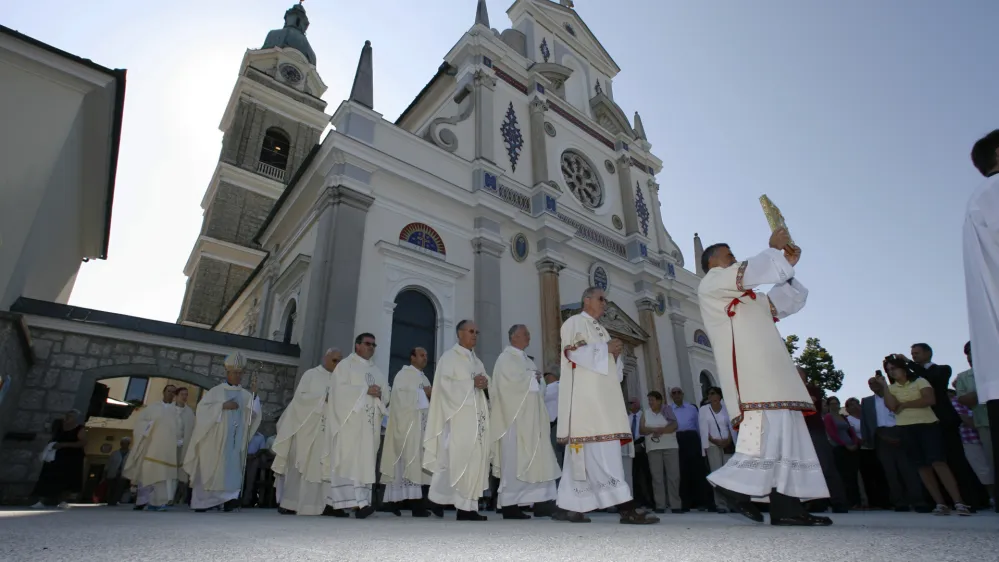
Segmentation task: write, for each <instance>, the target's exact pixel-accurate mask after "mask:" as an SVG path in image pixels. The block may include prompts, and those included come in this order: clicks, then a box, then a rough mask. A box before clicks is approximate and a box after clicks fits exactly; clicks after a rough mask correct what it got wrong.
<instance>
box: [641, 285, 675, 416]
mask: <svg viewBox="0 0 999 562" xmlns="http://www.w3.org/2000/svg"><path fill="white" fill-rule="evenodd" d="M635 305H636V306H638V322H639V324H641V326H642V329H643V330H645V332H646V333H648V334H649V339H648V340H646V341H645V343H644V344H642V357H643V358H644V359H645V380H646V382H647V383H648V388H649V390H658V391H659V392H662V393H663V396H666V384H665V383H664V382H663V360H662V355H661V354H660V353H659V333H658V332H657V331H656V312H655V310H656V307H657V306H658V304H657V303H656V301H654V300H653V299H650V298H642V299H638V301H637V302H636V303H635ZM681 329H682V328H681Z"/></svg>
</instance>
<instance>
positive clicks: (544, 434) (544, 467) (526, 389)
mask: <svg viewBox="0 0 999 562" xmlns="http://www.w3.org/2000/svg"><path fill="white" fill-rule="evenodd" d="M508 338H509V340H510V345H509V346H507V348H506V349H504V350H503V353H501V354H500V356H499V358H497V359H496V366H495V367H494V368H493V378H492V386H491V389H490V390H491V393H490V414H491V417H490V421H489V426H490V428H491V429H492V434H493V438H492V440H493V476H496V477H497V478H499V479H500V484H499V490H498V498H497V502H496V508H497V509H502V511H503V519H530V518H531V516H530V515H527V514H526V513H524V511H523V509H521V507H524V506H529V505H531V504H535V507H536V509H535V515H536V516H541V515H544V512H541V513H539V511H541V509H542V506H540V505H539V504H542V503H545V502H550V501H553V500H554V499H555V497H556V495H557V494H556V489H555V480H556V479H558V477H559V476H560V475H561V471H560V470H559V467H558V461H557V460H556V458H555V450H554V449H553V448H552V442H551V423H550V422H549V421H548V410H547V409H546V408H545V382H544V380H543V379H542V378H541V373H540V372H538V368H537V366H536V365H535V364H534V361H533V360H532V359H531V358H530V357H528V356H527V353H526V352H525V351H524V350H525V349H527V346H528V345H530V343H531V333H530V332H529V331H528V330H527V326H524V325H523V324H516V325H514V326H513V327H511V328H510V330H509V333H508ZM549 515H550V513H549Z"/></svg>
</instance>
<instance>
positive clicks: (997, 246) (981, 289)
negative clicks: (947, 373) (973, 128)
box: [962, 175, 999, 431]
mask: <svg viewBox="0 0 999 562" xmlns="http://www.w3.org/2000/svg"><path fill="white" fill-rule="evenodd" d="M962 240H963V246H964V284H965V289H966V291H967V297H968V327H969V329H970V332H971V349H972V355H973V356H974V358H975V386H976V388H977V389H978V403H979V404H984V403H985V402H987V401H989V400H999V345H997V343H996V342H999V175H993V176H991V177H989V178H987V179H986V180H985V182H984V183H983V184H982V185H981V186H979V187H978V189H977V190H975V192H974V193H973V194H972V195H971V199H970V200H969V201H968V208H967V213H966V215H965V219H964V230H963V233H962ZM992 431H997V429H996V428H992Z"/></svg>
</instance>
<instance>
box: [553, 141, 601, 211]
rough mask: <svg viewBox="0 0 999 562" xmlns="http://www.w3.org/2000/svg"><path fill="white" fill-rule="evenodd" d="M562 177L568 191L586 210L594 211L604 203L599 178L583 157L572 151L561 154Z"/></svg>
mask: <svg viewBox="0 0 999 562" xmlns="http://www.w3.org/2000/svg"><path fill="white" fill-rule="evenodd" d="M562 177H563V178H564V179H565V184H566V186H568V187H569V191H571V192H572V194H573V195H575V196H576V199H578V200H579V202H580V203H582V204H583V206H584V207H586V208H588V209H596V208H598V207H600V205H602V204H603V202H604V188H603V186H602V185H600V177H599V176H598V175H597V173H596V172H595V171H593V168H591V167H590V163H589V162H587V160H586V159H585V158H583V155H581V154H579V153H578V152H576V151H574V150H566V151H565V152H563V153H562Z"/></svg>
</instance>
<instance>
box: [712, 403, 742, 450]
mask: <svg viewBox="0 0 999 562" xmlns="http://www.w3.org/2000/svg"><path fill="white" fill-rule="evenodd" d="M708 411H709V412H711V417H712V418H714V420H715V427H717V428H718V435H721V426H720V425H718V418H717V417H715V413H714V411H712V410H711V405H710V404H709V405H708ZM728 436H729V443H728V445H725V448H724V449H722V453H724V454H726V455H734V454H735V442H734V441H732V432H731V431H729V432H728Z"/></svg>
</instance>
